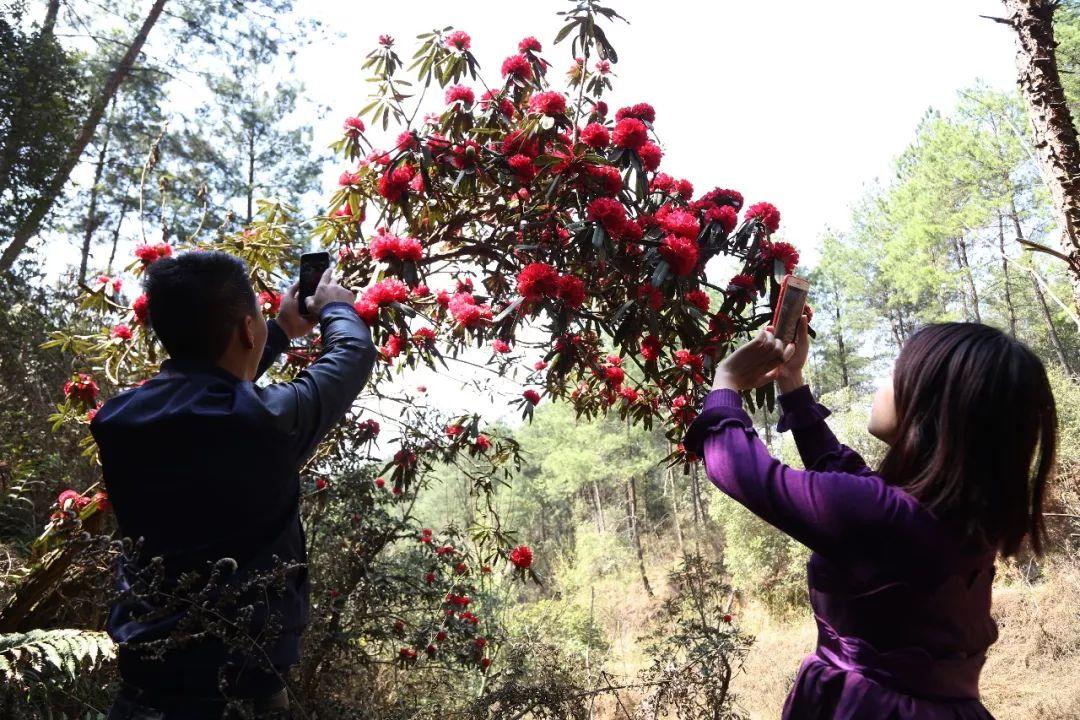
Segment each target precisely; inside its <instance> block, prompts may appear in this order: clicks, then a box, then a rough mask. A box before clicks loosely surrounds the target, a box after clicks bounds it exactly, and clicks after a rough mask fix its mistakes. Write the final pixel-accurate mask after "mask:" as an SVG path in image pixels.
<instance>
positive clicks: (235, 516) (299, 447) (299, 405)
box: [90, 303, 375, 696]
mask: <svg viewBox="0 0 1080 720" xmlns="http://www.w3.org/2000/svg"><path fill="white" fill-rule="evenodd" d="M320 324H321V328H322V343H323V348H324V352H323V354H322V356H321V357H320V358H319V359H318V360H316V361H315V362H314V363H312V364H311V365H309V366H308V367H307V368H306V369H304V370H303V371H302V372H300V373H299V375H297V377H296V379H295V380H293V381H292V382H287V383H278V384H273V385H267V386H264V387H260V386H257V385H255V384H254V383H252V382H248V381H243V380H240V379H238V378H236V377H235V376H233V375H231V374H230V373H229V372H227V371H225V370H223V369H222V368H220V367H218V366H217V365H213V364H209V363H197V362H195V363H193V362H181V361H178V360H171V359H170V360H166V361H165V362H164V363H163V364H162V370H161V372H160V373H159V374H158V375H156V376H155V377H154V378H152V379H150V380H148V381H147V382H146V383H144V384H143V385H141V386H140V387H137V388H134V389H132V390H128V391H126V392H123V393H120V394H118V395H117V396H115V397H113V398H111V399H110V400H108V401H107V402H106V403H105V404H104V405H102V407H101V409H100V410H99V411H98V413H97V415H96V416H95V417H94V420H93V422H92V423H91V425H90V429H91V432H92V433H93V435H94V439H95V440H96V441H97V444H98V447H99V449H100V452H101V465H102V470H103V473H104V479H105V487H106V490H107V491H108V493H109V500H110V502H111V503H112V505H113V507H114V509H115V512H116V520H117V523H118V524H119V526H120V532H121V534H122V535H123V536H124V537H127V538H132V539H139V538H142V549H141V553H140V554H139V557H138V558H131V559H129V560H128V561H126V562H122V563H121V568H120V574H119V586H120V588H121V590H123V589H125V588H126V587H128V585H129V583H130V581H131V580H132V578H134V577H135V573H136V571H137V570H138V569H140V568H144V567H145V564H146V562H147V561H148V559H150V558H152V557H161V558H163V560H164V563H165V564H164V567H165V569H166V575H167V577H170V578H176V577H178V576H179V574H180V573H183V572H187V571H190V570H199V571H203V570H205V569H206V568H207V567H208V564H212V563H214V562H216V561H218V560H220V559H222V558H232V559H233V560H235V561H236V564H237V568H238V572H237V574H236V575H235V576H234V577H236V578H244V577H251V575H252V574H253V573H254V574H261V572H260V571H266V570H269V569H270V568H272V567H274V565H275V562H276V561H275V558H277V559H278V560H280V561H284V562H287V563H305V562H306V559H307V553H306V550H305V547H304V542H305V541H304V532H303V529H302V527H301V524H300V512H299V509H300V485H299V476H298V471H299V468H300V466H301V465H302V464H303V462H304V461H305V460H306V459H307V458H308V457H309V456H310V455H311V453H312V452H313V451H314V449H315V446H316V445H317V444H318V443H319V441H320V440H321V439H322V438H323V437H324V436H325V435H326V433H327V431H329V430H330V428H331V427H332V426H333V425H334V424H335V423H337V422H338V421H339V420H340V419H341V418H342V417H343V416H344V415H345V413H346V411H348V409H349V408H350V406H351V405H352V403H353V400H354V399H355V398H356V396H357V395H358V394H359V393H360V390H361V389H362V388H363V387H364V384H365V383H366V382H367V380H368V377H369V375H370V374H371V370H372V366H373V365H374V362H375V348H374V346H373V344H372V342H371V334H370V332H369V331H368V328H367V326H365V325H364V323H363V321H361V320H360V318H359V317H358V316H357V314H356V312H355V310H354V309H353V308H352V306H351V305H349V304H347V303H331V304H329V305H326V306H325V307H324V308H323V309H322V312H321V314H320ZM288 344H289V340H288V338H287V337H286V336H285V333H284V332H283V331H282V330H281V328H280V327H278V325H277V323H275V322H274V321H270V322H269V323H268V336H267V344H266V350H265V352H264V354H263V357H262V361H261V363H260V365H259V369H258V374H259V375H261V374H262V373H263V372H264V371H265V370H266V369H267V368H268V367H269V366H270V365H271V364H273V362H274V361H275V360H276V359H277V357H278V356H279V355H280V354H281V352H282V351H283V350H285V348H287V347H288ZM259 607H260V608H261V610H262V612H260V613H257V615H256V620H255V623H254V625H255V627H252V628H249V630H250V631H251V632H252V633H253V634H254V635H258V634H259V633H260V632H263V631H264V630H265V628H263V627H260V625H261V624H262V625H265V624H266V623H265V617H266V616H267V615H270V616H271V617H277V618H279V619H280V621H281V623H280V628H279V629H278V630H276V631H274V630H272V629H271V630H269V632H270V634H272V635H274V636H276V639H275V640H274V641H273V642H272V643H270V646H269V647H268V648H265V649H266V651H267V655H268V656H269V659H270V661H271V662H272V664H273V665H274V667H275V668H277V669H278V670H279V671H280V670H285V669H287V668H288V667H289V666H291V665H293V664H294V663H295V662H296V661H297V658H298V656H299V643H300V634H301V632H302V631H303V629H304V627H305V626H306V625H307V623H308V581H307V571H306V570H304V569H300V570H296V571H293V572H292V573H291V574H290V575H289V576H288V578H287V582H286V589H285V592H284V593H283V594H282V593H268V594H265V599H264V600H262V601H261V604H260V605H259ZM152 608H153V603H150V604H148V603H147V602H145V601H140V600H137V599H127V600H124V599H123V597H122V598H121V600H120V601H119V602H117V603H116V604H115V605H114V606H113V608H112V611H111V613H110V615H109V621H108V630H109V634H110V635H111V636H112V637H113V639H114V640H116V641H117V642H118V643H121V645H120V651H119V666H120V673H121V676H122V677H123V679H124V680H125V682H127V683H129V684H131V685H134V686H136V687H141V688H147V689H150V690H153V691H157V692H165V693H180V694H184V695H189V696H190V695H214V694H216V693H217V692H218V688H219V675H218V669H219V666H221V665H222V664H223V663H225V661H226V659H228V660H229V661H230V662H229V665H231V666H233V671H230V672H232V674H231V675H230V676H229V677H230V680H231V682H232V685H233V687H232V688H231V692H236V693H237V694H238V695H240V696H257V695H260V694H265V693H267V692H272V691H274V690H276V689H278V688H280V687H281V684H280V680H279V679H278V678H277V677H276V675H274V674H265V673H262V672H253V671H251V670H250V669H246V668H248V667H250V666H251V665H252V662H251V659H250V658H244V657H243V655H242V654H241V655H240V656H239V657H238V656H237V654H236V653H235V652H233V653H232V654H229V655H226V650H225V648H224V646H223V645H222V644H221V643H220V642H218V641H215V640H209V641H203V642H196V643H193V644H190V645H189V646H186V647H183V648H179V649H173V650H171V651H170V652H169V654H168V656H167V658H166V660H165V661H164V662H162V661H155V660H150V659H147V658H146V657H144V656H143V653H140V651H139V643H140V642H144V641H149V640H155V639H159V638H162V637H164V636H166V635H168V634H169V632H170V631H171V630H174V629H175V628H177V625H178V624H180V626H181V627H183V626H184V625H183V624H184V623H185V622H186V621H185V620H183V619H182V617H183V613H181V612H173V613H170V614H168V615H167V616H165V617H161V618H155V619H148V617H147V615H146V613H147V611H148V610H151V609H152ZM190 619H191V616H189V617H188V621H190ZM228 619H229V620H230V621H235V620H236V618H228ZM271 625H273V623H271ZM174 634H175V633H174ZM143 647H146V646H145V645H144V646H143ZM238 667H243V668H245V670H244V671H243V672H240V673H239V674H237V672H235V670H236V669H237V668H238Z"/></svg>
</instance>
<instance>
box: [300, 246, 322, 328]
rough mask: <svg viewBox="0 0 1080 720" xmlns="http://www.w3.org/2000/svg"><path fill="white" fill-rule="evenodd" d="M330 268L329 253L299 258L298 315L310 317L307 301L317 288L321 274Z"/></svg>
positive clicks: (317, 253) (307, 254) (305, 255)
mask: <svg viewBox="0 0 1080 720" xmlns="http://www.w3.org/2000/svg"><path fill="white" fill-rule="evenodd" d="M328 267H330V253H328V252H313V253H304V254H303V255H301V256H300V288H299V291H298V292H297V298H296V299H297V301H298V302H299V303H300V314H301V315H310V314H311V313H310V312H308V307H307V299H308V298H309V297H311V296H312V295H314V294H315V288H317V287H318V286H319V280H321V279H322V276H323V273H324V272H326V269H327V268H328Z"/></svg>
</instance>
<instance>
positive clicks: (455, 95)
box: [446, 85, 476, 107]
mask: <svg viewBox="0 0 1080 720" xmlns="http://www.w3.org/2000/svg"><path fill="white" fill-rule="evenodd" d="M459 101H460V102H461V104H462V105H463V106H465V107H471V106H472V104H473V103H474V102H476V95H475V94H473V91H472V88H470V87H468V86H466V85H451V86H450V87H449V88H447V89H446V104H447V105H451V104H453V103H456V102H459Z"/></svg>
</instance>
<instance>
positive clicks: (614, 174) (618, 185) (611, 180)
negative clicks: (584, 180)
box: [585, 165, 623, 197]
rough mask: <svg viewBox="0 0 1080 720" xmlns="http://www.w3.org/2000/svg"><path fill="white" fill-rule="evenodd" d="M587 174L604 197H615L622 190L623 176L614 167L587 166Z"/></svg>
mask: <svg viewBox="0 0 1080 720" xmlns="http://www.w3.org/2000/svg"><path fill="white" fill-rule="evenodd" d="M585 174H586V175H587V176H588V177H590V178H591V179H593V180H594V181H596V183H597V184H598V185H599V186H600V189H601V191H602V192H603V194H604V195H607V196H611V197H613V196H615V195H618V194H619V191H620V190H622V186H623V182H622V174H621V173H620V172H619V168H617V167H614V166H612V165H586V166H585Z"/></svg>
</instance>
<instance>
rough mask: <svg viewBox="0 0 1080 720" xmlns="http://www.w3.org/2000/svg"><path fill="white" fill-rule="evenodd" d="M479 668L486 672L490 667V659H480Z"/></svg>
mask: <svg viewBox="0 0 1080 720" xmlns="http://www.w3.org/2000/svg"><path fill="white" fill-rule="evenodd" d="M480 667H482V668H483V669H484V670H487V669H488V668H489V667H491V658H489V657H482V658H480Z"/></svg>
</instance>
